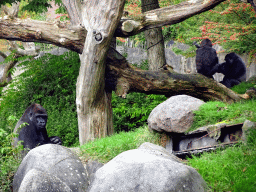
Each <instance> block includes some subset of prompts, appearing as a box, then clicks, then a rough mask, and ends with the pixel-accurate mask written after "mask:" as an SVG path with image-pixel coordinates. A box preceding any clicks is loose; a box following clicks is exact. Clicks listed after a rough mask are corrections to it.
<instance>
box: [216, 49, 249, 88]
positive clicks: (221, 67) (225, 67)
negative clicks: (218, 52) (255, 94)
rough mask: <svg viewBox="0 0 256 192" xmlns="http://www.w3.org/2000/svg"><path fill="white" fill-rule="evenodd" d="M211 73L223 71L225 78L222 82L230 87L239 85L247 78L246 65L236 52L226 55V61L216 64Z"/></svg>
mask: <svg viewBox="0 0 256 192" xmlns="http://www.w3.org/2000/svg"><path fill="white" fill-rule="evenodd" d="M211 73H213V74H214V73H222V74H223V75H224V78H223V80H222V81H221V82H220V83H222V84H223V85H225V86H226V87H228V88H231V87H233V86H234V85H238V84H239V83H241V82H242V81H245V80H246V66H245V63H244V62H243V60H242V59H241V58H240V57H239V56H238V55H237V54H235V53H233V52H232V53H229V54H227V55H226V56H225V62H224V63H220V64H218V65H216V66H215V67H214V68H213V70H212V72H211Z"/></svg>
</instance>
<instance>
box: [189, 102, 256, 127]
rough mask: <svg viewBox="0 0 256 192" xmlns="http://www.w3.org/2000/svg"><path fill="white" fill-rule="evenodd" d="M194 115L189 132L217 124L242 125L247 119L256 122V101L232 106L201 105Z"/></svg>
mask: <svg viewBox="0 0 256 192" xmlns="http://www.w3.org/2000/svg"><path fill="white" fill-rule="evenodd" d="M194 113H195V117H194V123H193V125H192V126H191V128H190V130H189V131H192V130H194V129H196V128H198V127H202V126H205V125H211V124H216V123H227V124H235V123H242V122H244V121H245V120H246V119H248V120H250V121H255V122H256V99H251V100H248V101H241V102H237V103H232V104H227V103H223V102H220V101H210V102H207V103H206V104H204V105H201V106H200V108H199V110H198V111H194Z"/></svg>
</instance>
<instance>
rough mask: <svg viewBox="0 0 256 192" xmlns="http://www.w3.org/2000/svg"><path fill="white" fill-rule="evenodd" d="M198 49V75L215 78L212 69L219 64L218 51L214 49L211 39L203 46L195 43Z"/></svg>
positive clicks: (206, 40)
mask: <svg viewBox="0 0 256 192" xmlns="http://www.w3.org/2000/svg"><path fill="white" fill-rule="evenodd" d="M193 44H194V45H195V46H196V47H197V48H198V49H197V50H196V70H197V72H198V73H200V74H202V75H204V76H206V77H209V78H213V73H211V71H212V69H213V68H214V66H215V65H217V64H218V63H219V59H218V57H217V53H216V50H215V49H213V48H212V42H211V40H210V39H204V40H203V41H202V42H201V46H199V45H198V44H196V42H194V43H193Z"/></svg>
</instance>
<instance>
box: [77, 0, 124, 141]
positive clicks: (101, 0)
mask: <svg viewBox="0 0 256 192" xmlns="http://www.w3.org/2000/svg"><path fill="white" fill-rule="evenodd" d="M76 2H77V4H78V2H80V0H77V1H76ZM124 2H125V0H88V1H86V3H81V11H82V17H81V21H82V24H83V26H85V28H86V30H87V36H86V41H85V44H84V49H83V53H82V54H81V55H80V60H81V66H80V71H79V76H78V79H77V85H76V104H77V115H78V127H79V142H80V144H81V145H82V144H84V143H86V142H88V141H91V140H94V139H95V138H101V137H105V136H107V135H110V134H112V133H113V125H112V121H109V119H110V118H112V117H111V114H109V113H108V112H109V108H110V107H111V106H109V100H111V98H109V94H108V93H107V92H106V90H105V68H106V63H105V60H106V56H107V51H108V49H109V46H110V43H111V40H112V37H113V34H114V32H115V30H116V27H117V24H118V23H119V20H120V19H121V16H122V12H123V8H124Z"/></svg>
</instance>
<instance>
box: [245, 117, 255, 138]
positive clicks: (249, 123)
mask: <svg viewBox="0 0 256 192" xmlns="http://www.w3.org/2000/svg"><path fill="white" fill-rule="evenodd" d="M253 127H254V128H255V129H256V123H255V122H252V121H249V120H245V122H244V124H243V127H242V140H243V141H244V142H245V143H246V141H247V134H248V131H249V130H250V129H251V128H253Z"/></svg>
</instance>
